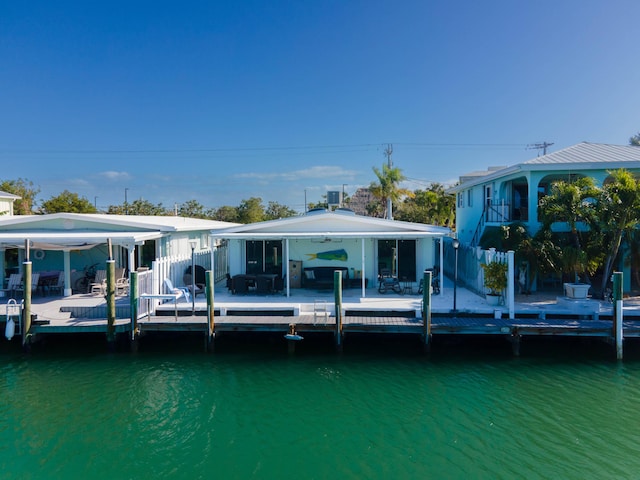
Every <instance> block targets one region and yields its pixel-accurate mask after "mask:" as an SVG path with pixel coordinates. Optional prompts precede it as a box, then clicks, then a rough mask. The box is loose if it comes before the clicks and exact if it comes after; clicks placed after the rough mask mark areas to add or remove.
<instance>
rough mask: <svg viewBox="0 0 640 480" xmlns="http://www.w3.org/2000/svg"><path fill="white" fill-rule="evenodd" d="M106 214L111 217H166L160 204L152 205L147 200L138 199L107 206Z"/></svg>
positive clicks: (165, 211)
mask: <svg viewBox="0 0 640 480" xmlns="http://www.w3.org/2000/svg"><path fill="white" fill-rule="evenodd" d="M107 213H109V214H112V215H158V216H162V215H168V212H167V210H166V209H165V208H164V207H163V206H162V203H158V204H157V205H154V204H152V203H151V202H149V201H148V200H143V199H138V200H134V201H133V202H131V203H128V204H122V205H109V209H108V210H107Z"/></svg>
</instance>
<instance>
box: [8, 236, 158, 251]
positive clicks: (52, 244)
mask: <svg viewBox="0 0 640 480" xmlns="http://www.w3.org/2000/svg"><path fill="white" fill-rule="evenodd" d="M162 236H163V234H162V233H160V232H28V233H27V232H0V247H4V248H23V247H24V246H25V241H26V240H29V242H30V243H29V245H30V248H36V249H41V250H86V249H89V248H93V247H95V246H96V245H103V244H105V243H107V240H109V239H110V240H111V242H112V243H113V245H120V246H131V245H135V244H141V243H143V242H144V241H146V240H153V239H156V238H160V237H162Z"/></svg>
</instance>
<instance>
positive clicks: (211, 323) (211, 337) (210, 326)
mask: <svg viewBox="0 0 640 480" xmlns="http://www.w3.org/2000/svg"><path fill="white" fill-rule="evenodd" d="M205 281H206V285H205V288H206V290H205V291H206V295H207V339H206V350H207V352H213V351H214V341H215V337H216V330H215V310H214V301H215V297H214V287H215V283H214V280H213V271H212V270H207V272H206V274H205ZM194 297H195V294H194Z"/></svg>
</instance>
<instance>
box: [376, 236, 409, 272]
mask: <svg viewBox="0 0 640 480" xmlns="http://www.w3.org/2000/svg"><path fill="white" fill-rule="evenodd" d="M382 269H388V270H390V271H391V274H392V275H395V276H397V277H398V278H399V279H403V280H406V281H410V282H415V281H416V241H415V240H378V273H380V272H381V271H382Z"/></svg>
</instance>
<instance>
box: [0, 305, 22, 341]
mask: <svg viewBox="0 0 640 480" xmlns="http://www.w3.org/2000/svg"><path fill="white" fill-rule="evenodd" d="M5 314H6V317H7V324H6V327H5V330H4V335H5V337H7V340H11V339H12V338H13V336H14V335H16V334H17V335H21V334H22V305H21V304H18V302H16V299H15V298H11V299H9V301H8V302H7V305H6V311H5Z"/></svg>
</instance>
